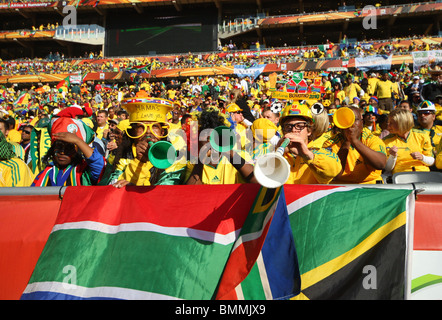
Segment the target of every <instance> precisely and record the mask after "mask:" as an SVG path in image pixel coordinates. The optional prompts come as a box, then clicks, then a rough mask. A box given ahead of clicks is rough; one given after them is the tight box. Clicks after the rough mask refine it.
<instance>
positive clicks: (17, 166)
mask: <svg viewBox="0 0 442 320" xmlns="http://www.w3.org/2000/svg"><path fill="white" fill-rule="evenodd" d="M32 181H33V179H32V174H31V170H30V169H29V167H28V166H27V165H26V163H25V162H24V161H23V160H21V159H19V158H11V159H9V160H4V161H0V187H29V186H31V184H32Z"/></svg>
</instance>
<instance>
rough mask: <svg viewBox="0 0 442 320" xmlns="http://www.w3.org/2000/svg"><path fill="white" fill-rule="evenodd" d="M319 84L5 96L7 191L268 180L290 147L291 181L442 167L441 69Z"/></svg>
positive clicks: (339, 77) (235, 81) (340, 77)
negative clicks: (223, 146)
mask: <svg viewBox="0 0 442 320" xmlns="http://www.w3.org/2000/svg"><path fill="white" fill-rule="evenodd" d="M320 78H321V79H320V81H321V87H322V88H323V91H322V94H321V98H320V99H319V100H316V99H315V100H313V101H312V100H308V99H306V100H286V99H275V98H272V95H274V92H286V91H287V88H286V87H285V86H284V83H286V82H287V81H289V80H290V76H289V75H288V74H282V75H279V78H278V81H277V85H276V86H274V87H273V85H274V84H272V82H271V81H270V79H269V77H268V76H266V75H261V76H259V77H257V78H256V79H251V78H249V77H246V78H242V79H239V78H228V77H223V76H218V77H197V78H192V79H190V78H189V79H186V81H178V80H172V81H170V82H169V83H164V82H161V81H153V82H150V81H148V80H146V79H143V80H142V81H140V82H138V83H129V84H124V85H121V84H118V83H112V84H106V83H104V82H98V83H92V82H89V83H83V84H81V85H69V86H64V87H62V88H59V89H56V88H54V87H51V86H50V85H49V84H46V85H43V84H40V85H39V86H38V88H35V87H33V88H30V89H22V90H16V87H14V86H11V87H9V88H6V87H4V88H1V89H0V97H4V99H2V100H3V102H2V103H1V108H0V114H1V115H2V120H1V121H0V129H1V130H0V131H1V135H0V166H1V168H2V171H1V172H2V176H1V177H0V185H1V186H31V185H32V186H75V185H108V184H112V185H114V186H115V187H124V186H126V185H165V184H231V183H258V182H259V181H258V180H257V178H256V177H255V176H254V171H253V168H254V165H255V163H256V161H257V160H258V159H259V158H260V157H261V156H263V155H264V154H266V153H268V152H273V151H275V150H277V149H278V148H279V147H281V146H282V144H283V143H284V145H283V146H282V148H283V154H284V157H285V159H286V160H287V162H288V163H289V164H290V168H291V171H290V177H289V178H288V180H287V182H286V183H288V184H317V183H325V184H343V183H344V184H348V183H354V184H373V183H389V182H391V181H390V180H389V179H390V178H391V176H392V175H393V174H395V173H397V172H406V171H439V170H441V169H442V153H441V149H442V142H441V137H442V126H440V124H441V120H442V107H441V103H442V87H441V86H442V71H441V70H440V67H439V66H432V69H431V70H429V71H428V73H427V74H426V75H424V78H423V77H422V75H418V74H413V73H411V72H410V71H409V70H408V71H405V72H399V71H397V70H388V71H383V72H371V73H362V72H357V71H355V72H353V73H347V72H331V73H326V72H324V73H323V74H321V76H320ZM314 82H315V84H316V85H317V82H316V81H314ZM308 83H309V86H312V87H313V81H310V79H309V81H308ZM18 97H21V98H22V100H21V101H22V102H21V104H18V103H17V98H18ZM23 97H24V99H23ZM341 108H348V109H349V110H351V111H352V112H353V113H354V122H353V123H352V124H351V126H350V127H348V128H341V127H340V126H338V125H336V123H335V119H334V114H335V113H337V112H338V110H340V109H341ZM312 110H314V112H312ZM318 110H319V112H318ZM217 127H227V128H229V130H228V132H227V133H222V135H227V136H229V135H231V134H233V135H234V137H235V139H236V143H235V144H234V145H232V146H231V148H230V149H228V150H218V149H216V148H215V146H216V144H213V140H212V138H210V136H211V133H212V132H213V129H215V128H217ZM160 141H168V142H169V143H170V146H172V147H173V148H172V150H174V152H173V154H174V155H175V157H171V161H170V164H169V166H168V167H158V166H157V165H156V164H155V161H154V160H155V158H153V155H152V154H150V153H149V150H150V149H151V148H152V146H153V145H155V144H156V143H158V142H160ZM286 144H287V145H286ZM152 150H153V149H152ZM168 158H169V157H168ZM17 170H18V171H19V174H18V173H17Z"/></svg>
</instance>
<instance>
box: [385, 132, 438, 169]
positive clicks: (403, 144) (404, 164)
mask: <svg viewBox="0 0 442 320" xmlns="http://www.w3.org/2000/svg"><path fill="white" fill-rule="evenodd" d="M384 143H385V146H386V147H387V150H389V149H390V148H391V147H392V146H397V147H398V153H397V159H396V165H395V166H394V168H393V170H392V174H395V173H396V172H407V171H430V168H429V167H428V166H426V165H425V164H424V163H423V162H422V161H420V160H416V159H413V158H412V157H411V153H413V152H420V153H421V154H423V155H424V156H427V157H433V148H432V146H431V140H430V136H429V135H428V134H426V133H424V132H422V131H421V130H417V129H411V131H410V134H409V135H408V137H407V139H405V140H404V139H402V138H400V137H398V136H397V135H395V134H390V135H388V136H386V137H385V138H384Z"/></svg>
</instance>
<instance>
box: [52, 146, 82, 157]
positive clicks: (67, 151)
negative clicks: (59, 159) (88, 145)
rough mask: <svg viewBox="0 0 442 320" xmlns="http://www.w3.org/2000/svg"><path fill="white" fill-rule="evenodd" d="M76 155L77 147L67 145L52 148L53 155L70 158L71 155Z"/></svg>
mask: <svg viewBox="0 0 442 320" xmlns="http://www.w3.org/2000/svg"><path fill="white" fill-rule="evenodd" d="M76 153H77V146H76V145H74V144H72V143H69V144H67V143H66V144H64V143H63V144H57V145H56V146H55V147H54V154H56V155H57V154H64V155H67V156H70V157H72V156H73V155H75V154H76Z"/></svg>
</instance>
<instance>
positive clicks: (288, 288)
mask: <svg viewBox="0 0 442 320" xmlns="http://www.w3.org/2000/svg"><path fill="white" fill-rule="evenodd" d="M413 197H414V194H412V190H409V189H377V188H369V187H367V188H365V187H363V188H361V187H355V188H352V187H339V186H316V185H304V186H296V187H294V186H287V187H284V189H282V188H281V189H266V188H261V187H260V186H259V185H253V184H244V185H220V186H192V187H189V186H161V187H127V188H126V189H116V188H114V187H111V186H106V187H69V188H67V189H66V192H65V194H64V198H63V202H62V205H61V208H60V212H59V214H58V217H57V220H56V222H55V225H54V227H53V229H52V232H51V234H50V236H49V239H48V241H47V244H46V246H45V248H44V250H43V252H42V254H41V256H40V258H39V261H38V263H37V265H36V267H35V269H34V272H33V274H32V276H31V279H30V280H29V282H28V285H27V287H26V289H25V290H24V293H23V295H22V299H191V300H209V299H232V300H233V299H246V300H252V299H288V298H292V299H311V300H314V299H404V295H405V283H406V274H405V269H406V267H405V265H406V250H407V234H406V224H407V215H408V210H409V206H408V205H409V204H410V203H412V202H411V200H410V199H414V198H413ZM201 199H204V201H202V200H201ZM410 206H411V205H410ZM295 247H296V250H295ZM298 261H299V263H298Z"/></svg>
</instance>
